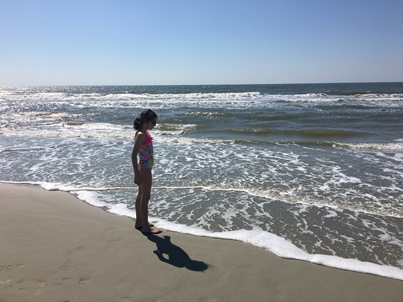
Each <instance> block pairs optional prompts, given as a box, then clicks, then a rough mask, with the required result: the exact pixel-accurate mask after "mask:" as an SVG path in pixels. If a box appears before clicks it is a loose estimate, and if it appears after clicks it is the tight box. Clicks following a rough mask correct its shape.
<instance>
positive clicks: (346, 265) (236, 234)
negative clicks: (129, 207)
mask: <svg viewBox="0 0 403 302" xmlns="http://www.w3.org/2000/svg"><path fill="white" fill-rule="evenodd" d="M157 226H158V227H159V228H162V229H165V230H170V231H175V232H179V233H185V234H190V235H195V236H204V237H212V238H221V239H232V240H238V241H242V242H246V243H249V244H251V245H254V246H257V247H261V248H264V249H266V250H268V251H270V252H272V253H274V254H276V255H277V256H280V257H282V258H288V259H296V260H302V261H308V262H312V263H316V264H321V265H325V266H329V267H333V268H338V269H343V270H348V271H355V272H360V273H367V274H373V275H378V276H382V277H388V278H393V279H398V280H403V270H402V269H399V268H397V267H393V266H389V265H380V264H375V263H369V262H363V261H359V260H357V259H345V258H341V257H338V256H330V255H321V254H313V255H312V254H308V253H307V252H305V251H303V250H302V249H300V248H298V247H297V246H295V245H294V244H292V243H291V242H290V241H288V240H286V239H284V238H282V237H279V236H277V235H275V234H272V233H269V232H266V231H263V230H261V229H259V228H255V229H253V230H250V231H248V230H239V231H229V232H219V233H213V232H210V231H207V230H203V229H198V228H194V227H188V226H184V225H178V224H175V223H171V222H168V221H165V220H162V219H158V220H157Z"/></svg>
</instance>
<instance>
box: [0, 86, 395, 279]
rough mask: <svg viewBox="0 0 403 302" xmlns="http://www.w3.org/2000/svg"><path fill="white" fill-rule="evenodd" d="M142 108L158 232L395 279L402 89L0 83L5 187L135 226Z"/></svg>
mask: <svg viewBox="0 0 403 302" xmlns="http://www.w3.org/2000/svg"><path fill="white" fill-rule="evenodd" d="M145 108H152V109H153V110H154V111H155V112H156V113H157V114H158V115H159V121H158V125H157V127H156V128H155V129H154V130H153V131H151V135H152V136H153V138H154V152H155V165H154V169H153V189H152V199H151V202H150V215H151V217H152V219H151V220H152V221H153V222H155V223H156V225H157V226H158V227H160V228H162V229H167V230H173V231H178V232H183V233H189V234H194V235H199V236H209V237H216V238H229V239H235V240H240V241H244V242H247V243H250V244H253V245H256V246H259V247H261V248H265V249H267V250H269V251H271V252H273V253H275V254H277V255H279V256H281V257H285V258H291V259H300V260H305V261H310V262H314V263H319V264H323V265H327V266H331V267H336V268H341V269H347V270H353V271H359V272H365V273H370V274H376V275H380V276H385V277H390V278H395V279H400V280H403V83H354V84H306V85H303V84H299V85H221V86H93V87H92V86H84V87H81V86H65V87H63V86H61V87H3V88H0V113H1V115H0V181H1V182H10V183H28V184H39V185H41V186H42V187H44V188H45V189H48V190H63V191H69V192H71V193H73V194H75V195H76V196H78V198H80V199H82V200H84V201H85V202H88V203H90V204H92V205H95V206H98V207H102V208H104V209H106V210H107V211H110V212H112V213H116V214H119V215H127V216H130V217H135V211H134V201H135V196H136V193H137V187H136V186H135V185H134V183H133V171H132V165H131V160H130V156H131V151H132V148H133V136H134V130H133V127H132V125H133V120H134V118H135V117H136V115H139V114H140V113H141V111H142V110H143V109H145ZM206 252H208V251H206Z"/></svg>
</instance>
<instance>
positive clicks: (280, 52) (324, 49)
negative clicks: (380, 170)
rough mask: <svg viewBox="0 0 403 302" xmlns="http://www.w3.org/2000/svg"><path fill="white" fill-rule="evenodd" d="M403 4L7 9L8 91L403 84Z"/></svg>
mask: <svg viewBox="0 0 403 302" xmlns="http://www.w3.org/2000/svg"><path fill="white" fill-rule="evenodd" d="M402 12H403V0H378V1H376V0H245V1H244V0H232V1H230V0H197V1H196V0H141V1H140V0H108V1H107V0H57V1H55V0H49V1H47V0H0V41H1V42H0V86H32V85H192V84H280V83H281V84H284V83H336V82H403V17H402Z"/></svg>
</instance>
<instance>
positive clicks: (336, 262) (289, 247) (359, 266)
mask: <svg viewBox="0 0 403 302" xmlns="http://www.w3.org/2000/svg"><path fill="white" fill-rule="evenodd" d="M2 182H3V183H20V184H23V183H25V184H36V185H40V186H41V187H43V188H45V189H47V190H66V189H74V188H72V187H70V188H69V187H67V186H62V185H61V184H56V183H44V182H7V181H2ZM75 189H76V190H74V191H72V193H74V194H75V195H77V197H78V198H79V199H80V200H83V201H85V202H87V203H89V204H91V205H94V206H96V207H102V208H104V209H107V211H108V212H110V213H113V214H117V215H121V216H128V217H131V218H135V211H134V210H131V209H129V208H128V207H127V205H126V204H123V203H119V204H111V203H106V202H103V201H100V198H99V193H97V192H95V191H92V190H95V189H96V190H100V188H91V191H89V190H77V188H75ZM101 190H102V189H101ZM327 217H328V218H329V217H334V213H332V211H329V215H328V216H327ZM150 220H151V221H153V222H154V223H156V226H157V227H159V228H161V229H164V230H169V231H174V232H179V233H184V234H190V235H194V236H203V237H211V238H220V239H231V240H237V241H241V242H245V243H249V244H251V245H254V246H257V247H260V248H264V249H266V250H268V251H270V252H272V253H274V254H276V255H278V256H280V257H283V258H288V259H296V260H302V261H308V262H312V263H316V264H321V265H325V266H328V267H333V268H338V269H343V270H348V271H355V272H361V273H367V274H373V275H378V276H383V277H388V278H393V279H398V280H403V270H402V269H400V268H397V267H393V266H390V265H380V264H375V263H369V262H363V261H359V260H357V259H345V258H341V257H338V256H330V255H322V254H309V253H307V252H305V251H304V250H302V249H300V248H299V247H297V246H296V245H294V244H293V243H292V242H290V241H289V240H287V239H285V238H282V237H280V236H277V235H275V234H273V233H270V232H267V231H264V230H262V229H260V228H258V227H255V228H254V229H252V230H237V231H226V232H211V231H207V230H204V229H201V228H198V227H194V226H193V227H191V226H185V225H181V224H177V223H173V222H169V221H167V220H164V219H160V218H155V217H150ZM363 223H364V225H365V224H369V223H370V222H368V221H365V219H363ZM368 226H369V225H368ZM384 239H385V240H386V239H388V240H389V238H386V237H385V238H384ZM399 246H400V245H399ZM402 261H403V260H402Z"/></svg>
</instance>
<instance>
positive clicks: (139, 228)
mask: <svg viewBox="0 0 403 302" xmlns="http://www.w3.org/2000/svg"><path fill="white" fill-rule="evenodd" d="M149 226H150V227H153V226H154V225H153V224H152V223H150V224H149ZM134 227H135V228H136V229H138V230H141V229H142V228H143V226H142V225H134Z"/></svg>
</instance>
